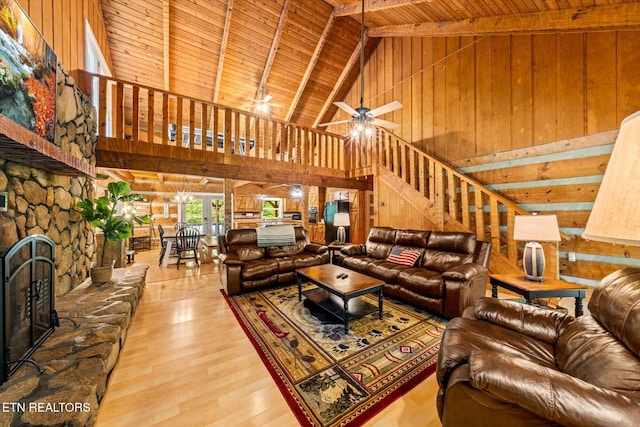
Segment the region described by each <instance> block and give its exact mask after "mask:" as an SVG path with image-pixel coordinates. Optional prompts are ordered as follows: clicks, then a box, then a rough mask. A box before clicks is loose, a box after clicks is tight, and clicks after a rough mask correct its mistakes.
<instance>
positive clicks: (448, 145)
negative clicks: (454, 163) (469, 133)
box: [440, 37, 462, 159]
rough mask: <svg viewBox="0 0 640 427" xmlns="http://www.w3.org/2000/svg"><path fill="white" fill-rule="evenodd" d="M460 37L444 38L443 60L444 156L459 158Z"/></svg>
mask: <svg viewBox="0 0 640 427" xmlns="http://www.w3.org/2000/svg"><path fill="white" fill-rule="evenodd" d="M459 50H460V38H459V37H448V38H447V39H446V60H445V61H444V67H445V68H444V95H445V96H444V101H445V106H444V107H445V108H444V114H445V117H444V119H445V122H444V136H445V138H444V143H445V145H444V147H443V149H444V151H443V153H442V154H440V156H442V157H444V158H453V159H455V158H460V157H461V151H462V150H461V148H460V56H459Z"/></svg>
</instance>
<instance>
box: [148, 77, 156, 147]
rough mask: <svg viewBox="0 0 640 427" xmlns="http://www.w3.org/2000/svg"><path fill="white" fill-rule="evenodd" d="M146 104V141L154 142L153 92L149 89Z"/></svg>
mask: <svg viewBox="0 0 640 427" xmlns="http://www.w3.org/2000/svg"><path fill="white" fill-rule="evenodd" d="M147 102H148V104H147V141H148V142H151V143H153V142H155V122H154V119H155V93H154V91H153V90H152V89H149V94H148V101H147Z"/></svg>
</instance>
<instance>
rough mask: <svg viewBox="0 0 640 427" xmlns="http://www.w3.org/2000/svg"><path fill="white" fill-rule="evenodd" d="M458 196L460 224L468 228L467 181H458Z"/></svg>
mask: <svg viewBox="0 0 640 427" xmlns="http://www.w3.org/2000/svg"><path fill="white" fill-rule="evenodd" d="M460 196H461V197H460V198H461V203H462V225H464V226H465V228H470V217H469V215H470V206H469V184H468V183H467V181H464V180H463V181H461V182H460Z"/></svg>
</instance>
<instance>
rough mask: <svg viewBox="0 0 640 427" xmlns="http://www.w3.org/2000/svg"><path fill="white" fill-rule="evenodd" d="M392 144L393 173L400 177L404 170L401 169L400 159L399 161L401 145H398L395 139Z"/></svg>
mask: <svg viewBox="0 0 640 427" xmlns="http://www.w3.org/2000/svg"><path fill="white" fill-rule="evenodd" d="M391 144H392V149H393V169H392V172H393V173H394V174H396V176H398V177H400V176H401V173H402V170H401V167H400V159H399V154H400V153H399V152H398V151H399V149H400V147H399V144H398V140H397V139H395V138H393V137H392V139H391Z"/></svg>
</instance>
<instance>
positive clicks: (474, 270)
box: [442, 263, 487, 282]
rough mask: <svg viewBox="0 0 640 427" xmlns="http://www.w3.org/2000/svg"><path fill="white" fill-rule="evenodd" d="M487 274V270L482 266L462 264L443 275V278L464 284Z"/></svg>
mask: <svg viewBox="0 0 640 427" xmlns="http://www.w3.org/2000/svg"><path fill="white" fill-rule="evenodd" d="M481 274H484V275H486V274H487V269H486V268H485V267H483V266H482V265H480V264H472V263H467V264H460V265H457V266H455V267H453V268H451V269H449V270H447V271H445V272H444V273H442V278H443V279H444V280H447V279H449V280H460V281H462V282H466V281H468V280H470V279H473V278H474V277H475V276H478V275H481Z"/></svg>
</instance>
